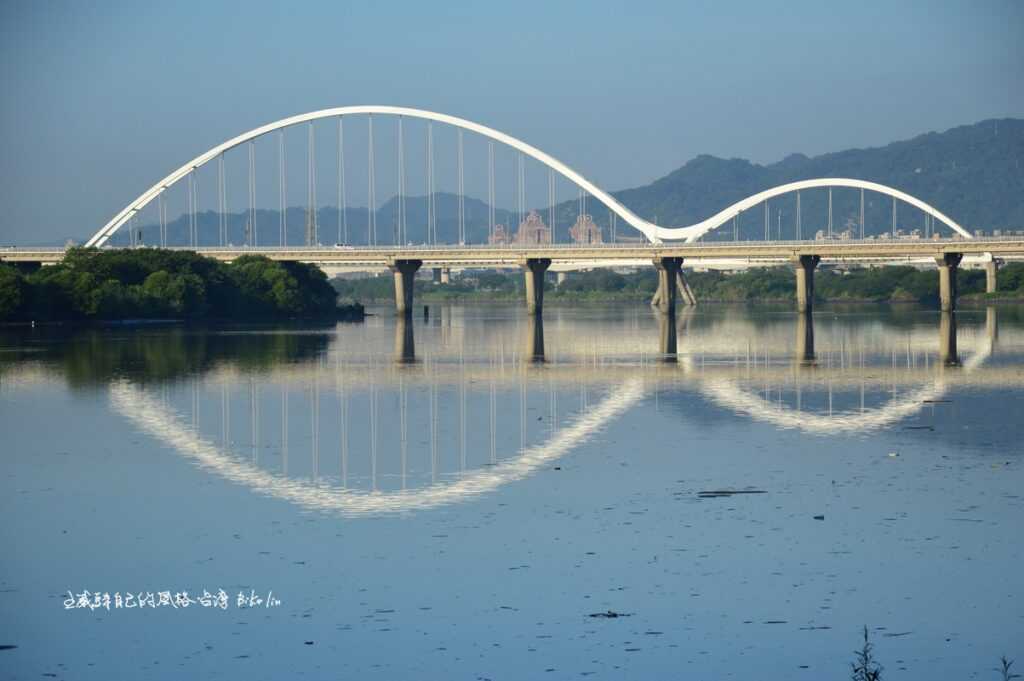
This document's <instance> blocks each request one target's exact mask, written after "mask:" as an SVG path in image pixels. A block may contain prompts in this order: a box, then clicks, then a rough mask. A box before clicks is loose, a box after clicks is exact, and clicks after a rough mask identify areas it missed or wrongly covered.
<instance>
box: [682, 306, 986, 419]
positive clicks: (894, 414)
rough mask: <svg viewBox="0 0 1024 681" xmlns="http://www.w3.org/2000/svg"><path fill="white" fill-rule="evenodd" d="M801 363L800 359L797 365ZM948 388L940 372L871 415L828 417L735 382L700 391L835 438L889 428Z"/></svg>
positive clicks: (981, 353)
mask: <svg viewBox="0 0 1024 681" xmlns="http://www.w3.org/2000/svg"><path fill="white" fill-rule="evenodd" d="M944 324H946V325H947V326H946V327H945V328H944V329H943V327H941V326H940V329H942V331H940V335H941V334H945V333H949V334H951V335H952V337H953V338H954V339H955V334H956V326H955V322H954V321H952V319H951V317H949V316H947V317H945V318H944ZM993 326H994V323H993ZM811 333H813V331H812V332H811ZM992 338H993V336H992V334H989V335H988V342H987V343H985V344H983V345H982V347H981V349H980V350H978V351H977V352H975V353H974V354H973V355H971V356H970V358H969V359H968V360H967V361H966V362H964V363H963V366H962V367H961V368H960V369H958V372H970V371H972V370H974V369H975V368H977V367H979V366H981V364H982V363H983V362H984V361H985V360H986V359H988V357H989V356H990V355H991V354H992ZM954 343H955V340H954ZM940 352H941V351H940ZM800 360H801V358H800V357H798V361H800ZM948 387H949V386H948V385H947V382H946V377H945V375H944V374H943V373H942V370H941V369H940V371H939V374H938V375H937V376H936V378H935V380H934V382H933V383H932V384H931V385H926V386H924V387H921V388H919V389H917V390H914V391H911V392H909V393H907V394H905V395H903V396H902V397H900V399H898V400H893V401H891V402H889V403H887V404H885V405H883V406H881V407H878V408H876V409H872V410H871V411H847V412H841V413H838V414H830V415H828V416H822V415H819V414H814V413H810V412H805V411H793V410H791V409H783V408H780V406H779V405H778V404H777V403H772V402H769V401H768V400H766V399H764V398H763V397H761V396H760V395H754V394H752V393H750V392H748V391H746V390H744V389H743V388H741V387H740V386H739V385H737V384H736V383H735V382H733V381H729V380H724V379H710V380H706V381H702V388H701V391H702V392H703V393H704V394H706V395H707V396H708V397H710V398H711V399H712V400H713V401H715V402H716V403H718V404H719V405H721V406H724V407H727V408H729V409H732V410H733V411H736V412H740V413H743V414H747V415H748V416H750V417H751V418H754V419H757V420H758V421H764V422H766V423H770V424H772V425H774V426H777V427H779V428H788V429H796V430H802V431H804V432H807V433H813V434H816V435H835V434H839V433H855V432H866V431H870V430H877V429H879V428H884V427H886V426H890V425H892V424H894V423H896V422H898V421H900V420H902V419H904V418H906V417H908V416H910V415H911V414H914V413H916V412H918V411H919V410H920V409H921V408H922V407H923V406H924V405H925V404H926V403H927V402H929V401H934V400H937V399H939V398H941V397H942V396H943V395H945V393H946V390H947V389H948Z"/></svg>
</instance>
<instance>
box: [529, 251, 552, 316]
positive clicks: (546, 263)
mask: <svg viewBox="0 0 1024 681" xmlns="http://www.w3.org/2000/svg"><path fill="white" fill-rule="evenodd" d="M522 267H523V274H524V276H525V283H526V309H527V311H528V312H530V313H531V314H533V315H536V316H539V315H540V314H541V313H542V312H543V310H544V273H545V272H547V271H548V268H549V267H551V258H527V259H526V260H524V261H523V262H522Z"/></svg>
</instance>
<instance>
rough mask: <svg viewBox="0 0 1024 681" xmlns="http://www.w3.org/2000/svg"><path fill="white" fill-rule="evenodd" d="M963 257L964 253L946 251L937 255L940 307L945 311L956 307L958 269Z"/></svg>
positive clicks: (950, 310)
mask: <svg viewBox="0 0 1024 681" xmlns="http://www.w3.org/2000/svg"><path fill="white" fill-rule="evenodd" d="M962 258H963V254H962V253H944V254H942V255H940V256H936V257H935V264H936V265H938V266H939V309H941V310H942V311H943V312H952V311H953V310H955V309H956V271H957V270H958V269H959V268H960V260H961V259H962Z"/></svg>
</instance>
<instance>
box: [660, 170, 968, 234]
mask: <svg viewBox="0 0 1024 681" xmlns="http://www.w3.org/2000/svg"><path fill="white" fill-rule="evenodd" d="M819 187H849V188H851V189H866V190H868V191H873V192H877V193H879V194H886V195H887V196H891V197H893V198H894V199H899V200H900V201H903V202H904V203H909V204H910V205H911V206H914V207H915V208H919V209H920V210H922V211H924V212H925V213H927V214H928V215H931V216H932V217H933V218H935V219H936V220H938V221H939V222H942V223H944V224H945V225H947V226H948V227H949V228H950V229H952V230H953V231H955V232H957V233H958V234H960V235H961V236H963V237H964V238H967V239H972V238H973V236H972V235H971V233H970V232H968V231H967V230H966V229H964V228H963V227H961V226H960V225H959V224H958V223H957V222H956V221H955V220H953V219H952V218H950V217H949V216H948V215H946V214H945V213H943V212H941V211H939V210H938V209H936V208H935V207H934V206H931V205H929V204H927V203H925V202H924V201H922V200H920V199H918V198H915V197H913V196H911V195H910V194H907V193H905V192H901V191H900V190H898V189H893V188H892V187H888V186H886V185H884V184H878V183H877V182H868V181H866V180H854V179H851V178H847V177H823V178H819V179H815V180H801V181H799V182H790V183H788V184H783V185H779V186H778V187H772V188H771V189H766V190H764V191H763V192H758V193H757V194H754V195H753V196H749V197H747V198H745V199H743V200H742V201H737V202H736V203H734V204H732V205H731V206H729V207H728V208H726V209H725V210H722V211H719V212H718V213H715V214H714V215H712V216H711V217H709V218H708V219H707V220H704V221H702V222H698V223H696V224H693V225H690V226H688V227H675V228H666V227H658V226H655V236H656V237H657V238H659V239H686V241H687V242H691V241H696V240H697V239H699V238H701V237H702V236H704V235H705V234H707V233H708V232H710V231H712V230H713V229H716V228H718V227H721V226H722V225H724V224H726V223H727V222H729V221H730V220H732V219H733V217H735V216H736V215H739V214H740V213H741V212H743V211H745V210H749V209H750V208H753V207H754V206H757V205H758V204H760V203H762V202H764V201H767V200H769V199H772V198H775V197H776V196H781V195H783V194H789V193H790V192H795V191H799V190H801V189H815V188H819Z"/></svg>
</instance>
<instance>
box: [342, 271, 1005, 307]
mask: <svg viewBox="0 0 1024 681" xmlns="http://www.w3.org/2000/svg"><path fill="white" fill-rule="evenodd" d="M548 277H549V280H550V281H549V284H548V288H547V290H546V291H545V298H546V299H548V300H554V301H559V300H561V301H567V302H587V301H594V302H607V301H615V300H645V299H650V298H651V296H653V295H654V291H655V289H656V288H657V276H656V274H655V271H654V268H653V267H651V268H644V269H642V270H638V271H636V272H628V273H620V272H615V271H613V270H609V269H595V270H592V271H589V272H571V273H569V275H568V277H567V278H566V280H565V281H563V282H562V283H561V284H557V285H556V284H555V282H554V281H553V279H554V275H553V274H551V273H549V274H548ZM686 279H687V281H688V282H689V284H690V287H691V288H692V289H693V291H694V294H695V295H696V296H697V299H698V300H699V301H703V302H730V303H737V302H787V301H792V300H793V299H794V297H795V295H796V283H795V278H794V276H793V272H792V270H791V269H789V268H788V267H773V268H755V269H749V270H745V271H741V272H735V273H729V272H720V271H709V272H692V271H688V272H686ZM957 280H958V285H959V292H960V295H961V297H965V298H979V299H984V298H992V299H1006V300H1024V263H1013V264H1009V265H1005V266H1003V267H1002V268H1001V269H1000V271H999V277H998V284H999V290H998V292H997V293H994V294H986V293H985V292H984V291H985V273H984V272H983V271H982V270H966V269H962V270H960V272H959V275H958V279H957ZM814 283H815V298H817V299H818V300H823V301H835V302H917V303H925V304H933V303H936V302H937V301H938V295H939V278H938V275H937V274H936V272H935V270H934V269H923V270H919V269H917V268H914V267H896V266H893V267H858V268H852V269H847V270H838V269H832V268H827V267H822V268H820V269H819V270H818V271H817V273H816V276H815V278H814ZM332 284H333V285H334V287H335V289H336V290H337V291H338V293H339V294H340V295H342V296H346V297H350V298H355V299H359V300H366V301H382V302H383V301H390V300H392V299H393V296H394V283H393V282H392V280H391V277H389V276H379V277H370V278H361V279H334V280H333V281H332ZM522 288H523V277H522V275H521V274H520V273H519V272H512V271H510V272H504V273H502V272H482V273H466V274H465V275H464V276H462V277H457V276H453V278H452V280H451V282H450V283H448V284H441V283H435V282H432V281H429V280H426V279H423V278H420V279H417V281H416V296H417V298H418V299H419V300H422V301H425V302H437V301H458V300H467V301H469V300H517V299H518V298H519V297H520V296H521V295H522Z"/></svg>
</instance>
